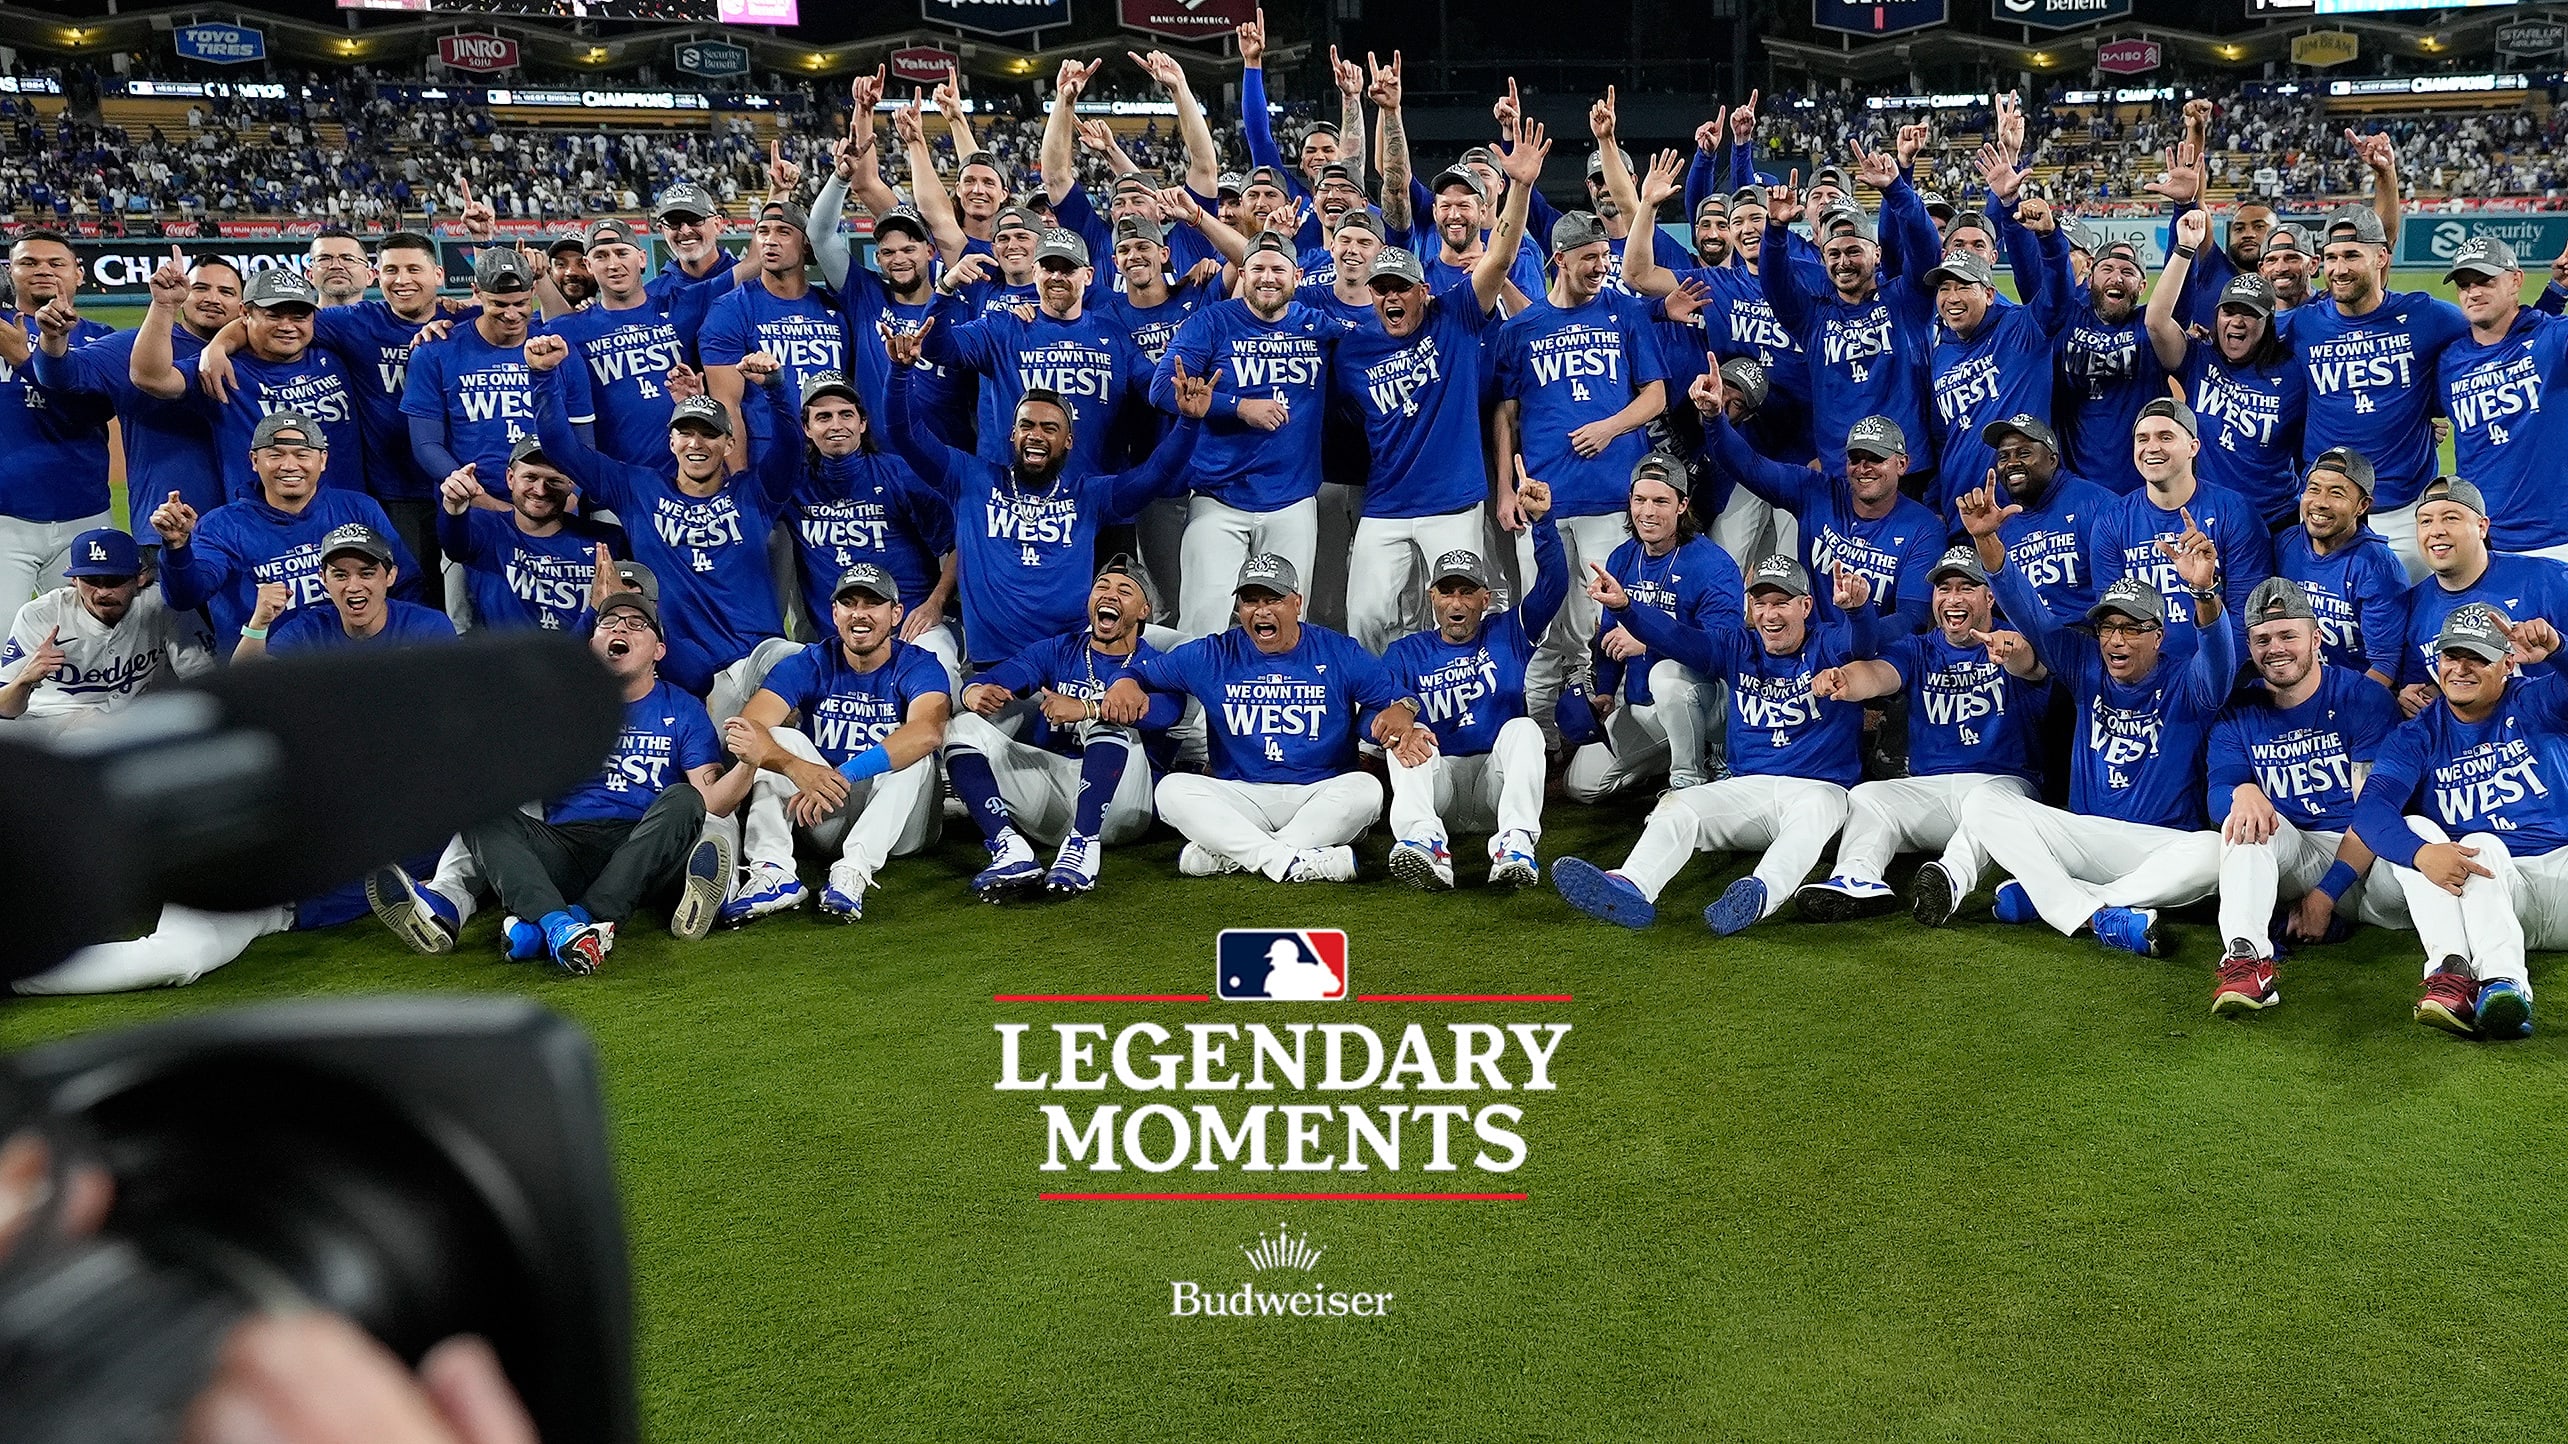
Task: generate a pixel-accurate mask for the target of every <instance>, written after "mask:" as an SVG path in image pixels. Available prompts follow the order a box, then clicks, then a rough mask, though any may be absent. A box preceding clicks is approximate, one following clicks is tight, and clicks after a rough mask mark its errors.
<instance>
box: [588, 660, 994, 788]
mask: <svg viewBox="0 0 2568 1444" xmlns="http://www.w3.org/2000/svg"><path fill="white" fill-rule="evenodd" d="M938 675H940V676H942V675H943V674H942V673H939V674H938ZM723 756H724V754H723V750H722V743H721V741H720V740H719V739H718V738H716V737H715V736H714V731H713V719H712V718H711V717H708V716H706V715H705V710H704V704H703V703H702V702H699V701H697V700H696V699H695V698H693V697H690V696H688V695H687V694H686V693H684V692H681V691H679V690H678V689H677V688H676V687H675V686H672V685H671V684H670V683H669V681H668V679H666V678H661V679H659V680H658V681H655V682H653V683H652V684H651V690H650V691H648V692H645V693H643V694H642V695H641V696H639V697H637V698H635V699H633V700H632V701H630V702H627V703H625V704H624V725H623V727H621V728H620V729H618V730H617V732H616V734H615V745H614V746H613V747H612V748H610V749H608V751H607V754H606V762H605V764H604V765H603V766H601V767H599V769H598V773H597V775H596V776H595V777H592V778H590V779H589V780H588V781H586V782H583V783H581V784H580V785H579V786H577V787H574V788H572V789H571V790H570V791H568V792H565V793H563V794H562V795H561V796H560V797H557V798H555V799H553V801H552V802H551V803H550V804H548V805H547V806H546V807H545V809H544V820H545V821H546V822H550V823H555V824H559V823H565V822H639V821H641V820H642V814H643V813H645V812H648V811H650V810H651V804H652V803H654V802H657V801H659V800H660V794H661V793H663V792H666V791H667V790H668V789H669V788H670V787H672V786H674V785H676V784H677V783H680V782H684V781H686V780H687V774H688V773H690V772H693V771H695V770H696V769H697V768H699V767H707V766H711V765H713V764H715V763H718V762H720V761H722V759H723Z"/></svg>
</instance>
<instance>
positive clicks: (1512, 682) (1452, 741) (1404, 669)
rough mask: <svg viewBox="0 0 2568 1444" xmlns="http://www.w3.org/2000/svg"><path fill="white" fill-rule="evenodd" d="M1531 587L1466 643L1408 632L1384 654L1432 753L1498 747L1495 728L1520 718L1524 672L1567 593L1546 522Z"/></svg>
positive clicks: (1553, 529)
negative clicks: (1413, 703) (1432, 738)
mask: <svg viewBox="0 0 2568 1444" xmlns="http://www.w3.org/2000/svg"><path fill="white" fill-rule="evenodd" d="M1533 533H1534V566H1535V573H1534V584H1533V585H1532V586H1531V587H1529V588H1527V589H1526V592H1525V600H1524V603H1523V605H1521V606H1517V607H1512V608H1509V609H1508V610H1506V611H1503V612H1492V613H1490V614H1489V615H1488V616H1486V617H1483V618H1482V619H1481V622H1480V631H1479V633H1478V634H1477V635H1475V636H1473V637H1472V639H1471V640H1470V641H1467V642H1448V641H1446V640H1445V639H1444V633H1442V632H1441V631H1439V630H1437V629H1436V628H1434V627H1432V626H1431V627H1429V628H1427V629H1426V630H1425V631H1422V632H1412V633H1410V634H1409V635H1407V636H1405V637H1402V638H1400V639H1399V640H1398V641H1395V642H1393V643H1392V644H1391V645H1390V647H1389V648H1387V649H1385V650H1384V652H1383V653H1382V665H1383V666H1384V667H1386V668H1389V669H1390V672H1391V681H1392V684H1393V685H1394V686H1396V687H1398V688H1399V689H1400V690H1402V691H1404V692H1406V693H1408V694H1409V695H1410V696H1413V697H1415V698H1417V699H1418V706H1419V709H1420V710H1419V713H1418V720H1419V721H1421V722H1424V723H1426V724H1427V726H1428V727H1430V728H1432V729H1433V730H1434V732H1435V734H1436V751H1438V752H1439V753H1442V754H1443V755H1445V756H1447V757H1477V756H1479V755H1481V754H1483V753H1485V752H1487V751H1489V750H1490V749H1491V748H1493V747H1495V746H1497V745H1498V729H1499V728H1501V727H1504V726H1506V725H1507V724H1508V723H1509V722H1512V721H1514V720H1515V719H1517V718H1519V717H1522V716H1524V715H1525V667H1526V664H1527V663H1529V662H1531V661H1532V660H1533V656H1534V647H1535V645H1536V639H1537V638H1539V637H1541V636H1542V634H1543V632H1544V630H1545V629H1547V628H1549V627H1550V626H1551V624H1552V619H1553V618H1554V617H1557V616H1559V615H1560V605H1561V603H1562V602H1563V601H1565V600H1567V598H1568V596H1569V554H1568V553H1567V552H1566V551H1565V550H1563V549H1562V547H1561V542H1560V527H1559V525H1558V524H1557V523H1555V522H1554V521H1553V520H1552V519H1551V518H1550V517H1548V516H1546V517H1544V518H1543V519H1542V520H1541V521H1538V522H1536V523H1534V525H1533Z"/></svg>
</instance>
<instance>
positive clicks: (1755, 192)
mask: <svg viewBox="0 0 2568 1444" xmlns="http://www.w3.org/2000/svg"><path fill="white" fill-rule="evenodd" d="M1741 206H1755V207H1756V208H1757V209H1758V210H1764V209H1765V208H1766V188H1765V187H1764V186H1741V187H1739V188H1738V189H1737V190H1734V191H1732V192H1730V209H1732V210H1734V211H1735V210H1737V209H1738V208H1739V207H1741Z"/></svg>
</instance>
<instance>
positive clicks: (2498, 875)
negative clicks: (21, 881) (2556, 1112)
mask: <svg viewBox="0 0 2568 1444" xmlns="http://www.w3.org/2000/svg"><path fill="white" fill-rule="evenodd" d="M2407 821H2408V826H2409V827H2411V828H2413V829H2415V830H2416V835H2417V836H2419V837H2422V838H2424V839H2425V840H2426V841H2428V842H2451V841H2453V840H2454V839H2453V837H2452V836H2451V834H2449V833H2447V832H2445V831H2444V830H2443V829H2442V828H2440V827H2438V826H2436V825H2435V824H2434V823H2432V822H2429V821H2427V820H2426V819H2425V818H2422V817H2411V818H2409V819H2408V820H2407ZM2459 841H2460V843H2461V845H2462V846H2463V847H2471V848H2476V849H2478V856H2477V857H2476V858H2475V859H2473V860H2474V861H2476V862H2477V863H2478V864H2479V865H2480V866H2481V867H2484V868H2486V869H2487V870H2488V871H2489V872H2490V873H2492V874H2494V876H2492V877H2477V876H2473V877H2471V878H2470V879H2469V880H2468V881H2466V882H2464V883H2463V884H2462V885H2461V895H2460V896H2459V897H2454V896H2453V895H2452V894H2450V893H2448V892H2445V891H2444V890H2443V889H2441V888H2439V887H2437V886H2435V885H2434V884H2433V883H2432V882H2431V881H2429V880H2428V879H2427V878H2426V876H2425V874H2423V873H2421V872H2418V871H2416V870H2415V869H2414V868H2406V867H2401V866H2399V865H2398V864H2397V863H2394V862H2386V861H2385V862H2383V863H2381V864H2380V865H2381V866H2382V867H2385V868H2388V869H2389V872H2390V876H2392V877H2394V878H2396V879H2398V883H2399V888H2400V890H2401V891H2402V892H2404V893H2405V894H2406V896H2407V907H2408V916H2409V917H2410V918H2411V919H2413V920H2414V921H2415V923H2416V937H2417V941H2418V942H2420V943H2423V944H2424V945H2425V971H2426V972H2427V973H2428V974H2431V973H2432V972H2433V971H2434V970H2435V969H2436V968H2439V967H2441V966H2442V965H2443V960H2444V959H2445V958H2460V959H2462V960H2464V961H2466V962H2467V963H2469V964H2470V968H2471V971H2472V972H2474V973H2476V974H2477V975H2478V977H2479V980H2480V981H2482V982H2487V981H2489V980H2492V979H2496V978H2504V979H2507V980H2509V981H2511V982H2513V983H2515V984H2517V985H2519V986H2520V987H2522V988H2523V990H2524V991H2525V992H2526V993H2529V992H2531V991H2532V979H2531V977H2530V975H2529V974H2527V973H2526V971H2525V969H2524V953H2525V951H2526V950H2527V949H2531V948H2539V949H2542V950H2544V951H2550V950H2553V949H2557V948H2562V947H2568V848H2560V849H2558V850H2556V851H2552V852H2545V853H2539V854H2536V855H2535V856H2532V857H2517V856H2515V855H2514V853H2513V852H2512V851H2511V850H2510V849H2508V848H2507V846H2506V844H2505V840H2504V839H2502V838H2500V837H2498V836H2497V835H2496V834H2495V833H2493V832H2474V833H2470V834H2469V835H2467V836H2465V837H2462V838H2460V839H2459ZM22 986H23V985H22Z"/></svg>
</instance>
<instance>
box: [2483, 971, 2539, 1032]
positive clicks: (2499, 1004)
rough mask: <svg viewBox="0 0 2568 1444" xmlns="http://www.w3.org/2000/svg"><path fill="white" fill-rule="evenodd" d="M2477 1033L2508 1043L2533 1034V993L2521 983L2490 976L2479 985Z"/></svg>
mask: <svg viewBox="0 0 2568 1444" xmlns="http://www.w3.org/2000/svg"><path fill="white" fill-rule="evenodd" d="M2479 1036H2480V1037H2482V1038H2485V1039H2487V1040H2488V1041H2489V1042H2491V1043H2508V1042H2512V1041H2514V1040H2515V1039H2517V1038H2529V1037H2531V1036H2532V996H2531V995H2530V994H2529V993H2526V992H2525V991H2524V990H2523V988H2522V986H2521V985H2520V984H2517V983H2515V982H2513V981H2512V980H2510V979H2506V978H2492V979H2490V980H2489V981H2487V982H2485V983H2482V984H2480V985H2479Z"/></svg>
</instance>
